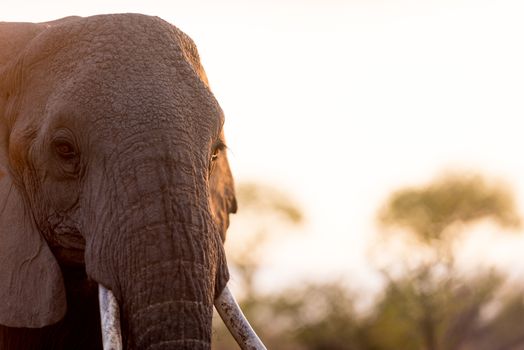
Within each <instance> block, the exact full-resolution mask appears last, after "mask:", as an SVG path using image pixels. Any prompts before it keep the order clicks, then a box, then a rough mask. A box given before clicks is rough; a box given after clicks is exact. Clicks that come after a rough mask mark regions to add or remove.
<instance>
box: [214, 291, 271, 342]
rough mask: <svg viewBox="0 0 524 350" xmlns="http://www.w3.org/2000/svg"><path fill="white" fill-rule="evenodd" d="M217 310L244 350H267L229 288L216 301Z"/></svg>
mask: <svg viewBox="0 0 524 350" xmlns="http://www.w3.org/2000/svg"><path fill="white" fill-rule="evenodd" d="M215 308H216V309H217V311H218V314H219V315H220V317H221V318H222V321H224V323H225V324H226V326H227V328H228V329H229V331H230V332H231V334H232V335H233V337H234V338H235V340H236V341H237V343H238V345H239V346H240V348H241V349H242V350H266V347H265V346H264V344H262V341H261V340H260V338H259V337H258V336H257V334H256V333H255V331H254V330H253V328H251V326H250V324H249V322H248V321H247V320H246V317H245V316H244V314H243V313H242V310H240V306H238V304H237V302H236V300H235V298H234V297H233V295H232V294H231V292H230V291H229V289H228V288H227V286H226V287H225V288H224V290H223V291H222V293H221V294H220V296H219V297H218V298H216V299H215Z"/></svg>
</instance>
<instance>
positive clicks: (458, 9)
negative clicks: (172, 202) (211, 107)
mask: <svg viewBox="0 0 524 350" xmlns="http://www.w3.org/2000/svg"><path fill="white" fill-rule="evenodd" d="M111 12H140V13H145V14H150V15H157V16H160V17H162V18H163V19H165V20H167V21H169V22H171V23H174V24H175V25H177V26H178V27H179V28H181V29H182V30H183V31H185V32H186V33H187V34H189V35H190V36H191V37H192V38H193V39H194V40H195V42H196V44H197V46H198V48H199V51H200V55H201V58H202V61H203V64H204V67H205V69H206V71H207V74H208V76H209V80H210V82H211V86H212V89H213V92H214V93H215V95H216V96H217V99H218V100H219V102H220V103H221V105H222V107H223V109H224V111H225V114H226V126H225V128H226V137H227V143H228V147H229V149H230V161H231V164H232V168H233V172H234V174H235V178H236V181H237V184H238V193H239V201H240V205H241V206H240V211H239V213H238V215H236V217H235V218H233V220H232V226H231V229H230V232H229V234H228V239H227V243H226V248H227V250H228V255H229V259H230V264H231V269H232V272H233V274H232V280H231V283H230V284H231V288H232V289H233V290H234V291H235V293H236V294H238V295H239V296H240V297H241V298H242V300H243V303H244V306H245V307H246V309H247V311H246V312H247V313H248V314H250V317H251V318H253V319H254V322H255V323H256V326H257V328H258V329H259V332H260V333H261V334H262V335H263V337H264V338H265V339H267V342H269V343H270V344H271V348H274V349H279V348H280V349H338V348H340V349H400V348H402V349H520V348H522V343H523V339H524V331H522V330H518V328H515V327H513V328H512V326H511V325H512V324H515V323H516V322H520V324H522V320H520V319H519V317H522V316H521V314H522V311H523V310H524V306H522V293H521V290H522V286H521V284H522V281H523V280H524V259H522V257H521V255H522V252H523V251H524V235H522V234H521V231H522V229H521V226H520V216H521V214H522V208H523V206H522V198H524V196H523V195H524V162H523V161H522V160H521V159H520V158H521V157H520V150H523V149H524V138H523V137H522V136H521V135H522V130H524V128H523V127H522V125H523V124H522V123H521V120H522V117H523V115H524V103H523V102H522V101H523V99H522V97H523V96H524V65H523V64H522V62H524V46H523V45H522V35H523V34H524V21H522V18H524V3H522V1H517V0H475V1H474V0H455V1H451V0H421V1H420V0H419V1H410V0H389V1H382V0H367V1H365V0H347V1H345V0H323V1H321V0H280V1H277V0H265V1H211V0H209V1H198V0H193V1H189V0H188V1H177V0H174V1H156V0H149V1H124V0H105V1H102V0H90V1H82V2H80V1H67V2H65V1H56V0H49V1H37V0H26V1H19V2H1V3H0V20H4V21H46V20H51V19H56V18H60V17H63V16H68V15H73V14H75V15H82V16H87V15H92V14H100V13H111ZM403 195H404V196H405V197H402V196H403ZM395 203H396V204H395ZM399 203H400V204H399ZM305 300H310V301H312V302H313V303H312V304H311V305H309V304H308V305H309V306H307V305H305V304H304V301H305ZM459 304H460V305H459ZM452 306H454V307H452ZM519 310H520V311H519ZM519 315H520V316H519ZM216 329H217V330H216V338H217V341H216V345H215V346H216V347H217V348H221V347H223V348H229V346H231V345H230V343H228V342H229V341H230V339H229V338H227V336H226V335H224V334H223V333H222V332H223V330H222V328H221V325H220V324H217V325H216ZM459 335H460V336H459ZM329 339H332V342H331V343H330V342H329ZM377 339H381V341H378V340H377ZM228 344H229V345H228ZM482 344H484V345H482ZM482 346H484V347H482ZM519 346H520V348H519Z"/></svg>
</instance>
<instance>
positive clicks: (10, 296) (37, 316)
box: [0, 23, 66, 328]
mask: <svg viewBox="0 0 524 350" xmlns="http://www.w3.org/2000/svg"><path fill="white" fill-rule="evenodd" d="M47 26H48V25H47V24H29V23H0V324H2V325H5V326H9V327H30V328H36V327H43V326H46V325H50V324H53V323H55V322H57V321H59V320H60V319H62V318H63V316H64V315H65V312H66V297H65V287H64V282H63V278H62V274H61V271H60V267H59V265H58V263H57V261H56V259H55V257H54V256H53V254H52V253H51V250H50V248H49V247H48V245H47V242H46V241H45V240H44V238H43V237H42V235H41V233H40V231H39V230H38V229H37V227H36V224H35V221H34V218H33V215H32V213H31V211H30V210H29V207H28V206H27V204H26V201H25V197H24V192H23V186H21V185H20V184H19V183H15V181H14V177H13V175H12V172H11V167H10V164H9V126H8V125H9V123H8V121H7V116H6V114H7V113H6V112H7V109H8V107H7V105H8V104H9V102H10V101H9V99H10V98H13V94H12V91H13V90H15V91H19V90H20V87H19V86H16V82H14V81H13V80H12V79H10V77H11V76H13V75H15V74H12V72H13V69H15V68H14V67H15V66H16V64H15V62H16V61H17V60H18V57H19V55H20V53H21V52H22V51H23V49H24V48H25V47H26V45H27V44H28V43H29V42H30V41H31V40H32V39H33V38H34V37H35V36H36V35H38V33H39V32H41V31H42V30H44V29H45V28H46V27H47ZM10 95H11V96H10Z"/></svg>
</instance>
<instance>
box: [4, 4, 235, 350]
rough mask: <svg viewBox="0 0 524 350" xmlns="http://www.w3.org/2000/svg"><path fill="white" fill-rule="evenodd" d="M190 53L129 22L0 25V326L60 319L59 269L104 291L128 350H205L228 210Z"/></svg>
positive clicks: (145, 20) (209, 114) (207, 106)
mask: <svg viewBox="0 0 524 350" xmlns="http://www.w3.org/2000/svg"><path fill="white" fill-rule="evenodd" d="M223 123H224V117H223V113H222V110H221V108H220V106H219V105H218V103H217V101H216V100H215V98H214V96H213V94H212V93H211V91H210V88H209V84H208V81H207V78H206V75H205V72H204V69H203V68H202V66H201V64H200V60H199V57H198V53H197V50H196V47H195V45H194V44H193V42H192V41H191V39H189V38H188V37H187V36H186V35H185V34H184V33H182V32H181V31H180V30H179V29H177V28H176V27H174V26H172V25H170V24H168V23H166V22H164V21H162V20H160V19H158V18H153V17H148V16H143V15H135V14H124V15H104V16H94V17H88V18H80V17H68V18H64V19H62V20H58V21H54V22H47V23H36V24H32V23H0V142H1V145H0V208H1V210H0V300H1V303H0V324H2V325H6V326H9V327H44V326H47V325H50V324H53V323H55V322H57V321H59V320H60V319H62V318H63V317H64V315H65V313H66V310H67V307H68V306H67V302H66V298H65V295H66V292H67V291H66V287H65V285H66V284H65V283H64V281H65V279H66V277H64V275H63V271H64V267H67V266H81V267H85V271H86V273H87V276H89V278H90V279H92V280H94V281H96V282H97V283H98V284H100V285H102V286H104V288H107V289H109V290H111V291H112V295H114V297H115V298H116V302H117V304H118V307H119V309H120V318H119V319H120V321H121V324H122V334H123V342H124V346H125V347H126V348H129V349H135V348H137V349H148V348H155V349H160V348H162V349H163V348H170V349H171V348H177V349H178V348H180V349H182V348H184V349H187V348H191V349H209V348H210V337H211V319H212V312H213V303H214V301H215V299H216V298H217V297H218V296H219V295H220V294H221V293H222V292H223V291H224V288H225V287H226V283H227V281H228V278H229V276H228V269H227V264H226V259H225V254H224V249H223V240H224V239H225V231H226V229H227V226H228V223H229V220H228V216H229V214H230V213H234V212H235V211H236V201H235V196H234V190H233V179H232V176H231V172H230V169H229V165H228V161H227V157H226V153H225V141H224V134H223V130H222V127H223Z"/></svg>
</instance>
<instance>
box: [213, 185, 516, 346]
mask: <svg viewBox="0 0 524 350" xmlns="http://www.w3.org/2000/svg"><path fill="white" fill-rule="evenodd" d="M238 199H239V202H240V206H241V208H242V209H241V211H240V214H239V215H238V218H237V220H236V222H235V223H234V224H233V225H232V229H233V232H235V230H240V231H242V232H244V231H251V232H254V234H253V235H251V236H248V238H247V239H245V240H244V241H243V244H242V245H240V246H235V247H231V250H230V251H229V252H228V256H229V258H230V263H231V265H232V268H233V269H235V270H236V272H237V273H238V276H237V278H236V282H237V283H238V282H240V285H241V286H242V287H243V288H244V290H245V293H244V297H243V298H242V299H241V306H242V308H243V309H244V311H245V313H246V315H247V316H248V318H249V319H250V321H251V322H252V324H253V326H254V327H255V329H256V330H257V332H258V333H259V335H260V336H261V338H262V339H263V340H264V342H265V343H266V345H267V347H268V348H269V349H275V350H326V349H330V350H346V349H347V350H393V349H403V350H421V349H426V350H441V349H445V350H474V349H475V350H524V328H522V326H521V325H522V324H524V296H523V295H524V294H523V293H522V287H521V286H512V287H511V288H509V287H508V286H507V284H505V279H504V278H503V276H502V275H501V274H498V273H496V272H494V271H476V272H475V274H473V275H467V276H466V275H461V274H460V273H459V272H458V270H457V269H456V267H455V264H454V253H455V250H453V249H452V248H453V244H454V243H455V242H456V241H457V238H458V237H460V235H461V234H462V233H463V231H465V228H466V227H465V224H469V223H473V222H475V221H476V220H481V219H491V220H493V221H495V222H497V223H499V224H500V225H501V226H502V227H512V228H514V227H518V225H519V224H520V220H519V217H518V215H517V214H516V210H515V204H514V201H513V198H512V196H511V192H510V191H509V190H508V188H507V187H505V186H502V185H500V184H498V183H494V182H488V181H487V180H486V179H484V178H482V177H481V176H479V175H472V176H458V175H452V176H451V175H450V176H446V177H442V178H440V179H438V180H437V181H435V182H434V183H432V184H430V185H428V186H426V187H420V188H407V189H403V190H400V191H398V192H395V193H394V194H393V195H392V196H391V198H390V199H389V200H388V201H387V203H386V205H385V206H384V207H383V208H382V209H381V211H380V214H379V222H380V223H381V224H382V225H383V227H384V228H386V227H396V228H402V229H404V230H402V232H408V234H407V235H408V236H411V237H413V238H414V239H413V240H411V241H410V242H409V244H411V246H410V247H411V250H410V251H409V252H413V251H418V250H423V251H425V252H427V253H429V256H430V257H429V258H428V259H422V260H416V264H411V265H406V266H408V268H407V269H405V270H404V271H403V273H401V274H394V273H392V272H391V271H390V270H388V268H387V267H386V268H384V269H383V271H382V272H383V276H384V277H385V278H386V285H385V288H384V291H383V293H382V294H381V295H380V297H379V298H378V299H377V300H376V301H375V303H374V304H373V305H372V307H371V308H370V309H369V310H370V311H369V312H365V313H364V312H358V311H357V308H356V307H355V305H356V303H357V301H358V298H357V297H356V295H355V294H354V293H352V292H350V290H349V289H348V288H347V287H346V286H345V285H344V283H343V282H342V281H335V282H332V283H322V284H318V283H309V284H303V285H298V286H295V287H292V288H288V289H285V290H281V291H276V292H274V293H273V294H269V295H267V294H266V295H261V294H260V293H258V292H257V289H256V286H255V283H254V281H255V276H256V273H257V271H258V270H259V269H260V267H261V264H263V257H264V256H265V255H264V250H265V248H266V244H269V243H270V242H271V240H272V239H274V238H275V235H276V233H275V230H274V229H275V228H276V227H284V226H286V225H290V226H289V227H293V226H294V225H297V224H299V223H300V222H301V220H302V214H301V213H300V210H298V209H297V206H296V205H295V204H293V202H292V201H290V200H289V199H288V198H287V197H286V196H285V195H283V194H282V193H281V192H280V191H277V190H275V189H273V188H270V187H265V186H259V185H255V184H247V185H242V186H240V187H239V190H238ZM235 225H236V226H235ZM397 232H398V231H397ZM413 242H416V243H415V244H413ZM383 243H384V244H387V243H391V242H390V241H389V242H388V241H384V242H383ZM380 249H381V251H384V246H382V247H381V248H380ZM401 259H406V256H401ZM397 260H399V259H398V257H397ZM215 321H217V319H215ZM235 348H238V347H237V345H236V344H235V342H234V340H233V339H232V338H231V336H230V335H229V334H228V333H227V331H226V330H225V329H224V326H223V325H222V323H221V322H220V321H218V322H216V323H215V334H214V339H213V349H215V350H222V349H224V350H225V349H235Z"/></svg>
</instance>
